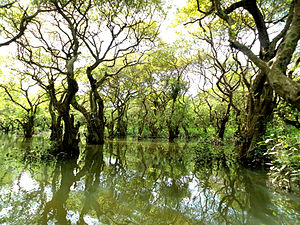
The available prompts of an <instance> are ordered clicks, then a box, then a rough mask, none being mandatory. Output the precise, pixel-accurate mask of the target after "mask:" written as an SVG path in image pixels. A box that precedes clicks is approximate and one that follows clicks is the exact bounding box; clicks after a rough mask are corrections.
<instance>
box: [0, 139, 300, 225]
mask: <svg viewBox="0 0 300 225" xmlns="http://www.w3.org/2000/svg"><path fill="white" fill-rule="evenodd" d="M0 140H1V144H0V155H1V157H0V163H1V164H0V224H297V222H298V223H299V214H300V212H299V211H300V209H299V196H293V195H286V194H283V193H281V194H280V193H276V192H274V191H272V190H271V189H270V188H268V186H267V177H266V176H265V174H264V173H263V172H261V171H250V170H245V169H242V168H239V167H238V166H236V165H234V164H226V163H224V162H222V161H216V162H214V163H211V164H209V165H201V166H199V165H196V164H195V163H194V148H195V147H194V146H193V145H191V144H184V143H183V144H168V143H159V142H127V141H114V142H107V143H106V144H105V145H104V146H95V145H87V146H84V147H82V149H81V154H80V155H79V157H78V158H74V159H68V160H57V161H51V162H49V161H48V162H47V163H43V162H33V161H32V160H31V161H30V163H28V160H25V161H24V158H25V159H28V157H27V158H26V157H24V155H28V153H32V152H38V151H37V149H39V148H41V146H45V143H44V141H45V140H43V139H39V140H26V141H22V140H19V139H18V138H16V137H14V136H12V137H8V136H0ZM24 152H25V153H26V154H24ZM30 155H32V154H30Z"/></svg>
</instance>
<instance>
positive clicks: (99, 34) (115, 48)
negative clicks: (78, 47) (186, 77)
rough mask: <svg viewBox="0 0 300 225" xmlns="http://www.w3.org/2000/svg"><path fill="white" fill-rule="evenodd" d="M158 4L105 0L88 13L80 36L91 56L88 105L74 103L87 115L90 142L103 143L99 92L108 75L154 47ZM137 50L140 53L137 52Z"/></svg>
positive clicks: (135, 60)
mask: <svg viewBox="0 0 300 225" xmlns="http://www.w3.org/2000/svg"><path fill="white" fill-rule="evenodd" d="M159 4H160V2H158V3H157V2H156V1H153V2H152V1H150V2H148V1H139V2H138V4H135V3H133V2H131V1H122V2H119V3H117V4H115V2H111V1H103V2H101V3H100V2H98V4H97V5H95V7H94V8H93V10H92V11H91V12H90V14H88V15H87V17H86V18H87V20H88V21H89V25H88V26H87V27H86V34H85V35H84V36H82V37H81V38H82V41H83V43H84V45H85V47H86V48H87V50H88V53H89V55H88V56H87V57H89V59H90V60H89V61H88V64H87V67H86V77H87V78H88V81H89V86H90V91H89V108H86V107H84V106H82V105H80V104H79V103H78V102H76V101H73V103H72V104H73V107H74V108H75V109H77V110H79V111H80V112H81V113H82V114H83V115H84V117H85V119H86V122H87V130H88V132H87V143H90V144H103V143H104V127H105V121H104V102H103V98H102V96H101V94H100V93H99V92H100V91H101V88H102V87H103V84H104V83H105V81H106V80H107V79H108V78H109V77H113V76H115V75H117V74H118V73H120V72H121V71H122V70H123V69H124V68H126V67H128V66H132V65H135V64H137V63H139V61H140V57H141V55H143V53H144V52H145V51H147V50H149V48H151V46H152V43H153V41H154V40H155V38H156V36H157V23H156V21H155V20H154V15H155V12H156V11H157V10H158V9H159ZM95 15H97V16H95ZM104 43H106V44H104ZM137 52H140V54H141V55H138V54H135V53H137ZM133 55H134V56H133ZM118 62H122V64H121V63H118Z"/></svg>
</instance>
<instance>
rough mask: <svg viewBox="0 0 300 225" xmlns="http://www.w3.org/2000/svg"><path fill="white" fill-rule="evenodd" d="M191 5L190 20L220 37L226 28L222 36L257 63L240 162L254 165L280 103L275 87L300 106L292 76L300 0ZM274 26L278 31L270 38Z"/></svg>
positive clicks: (299, 28)
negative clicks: (290, 74)
mask: <svg viewBox="0 0 300 225" xmlns="http://www.w3.org/2000/svg"><path fill="white" fill-rule="evenodd" d="M190 7H193V8H194V10H197V11H198V13H196V12H195V11H193V12H192V10H191V11H189V10H187V11H186V12H189V13H191V12H192V14H191V15H192V16H193V17H194V19H193V20H192V21H191V23H193V22H198V23H199V24H200V27H201V30H202V31H203V32H207V30H210V29H213V30H214V31H216V32H218V34H219V35H221V36H224V35H225V34H226V33H225V32H226V30H227V31H228V33H227V34H226V35H225V36H224V37H226V38H227V39H228V41H229V44H228V45H230V47H232V48H234V49H236V50H237V51H239V52H242V53H243V54H244V55H245V56H246V57H247V58H248V59H249V60H251V61H252V62H253V63H254V64H255V66H256V67H257V68H259V73H258V74H256V76H255V77H254V81H253V82H251V83H249V85H250V93H249V96H248V108H247V113H246V114H247V117H246V118H247V121H246V126H245V127H244V128H245V129H244V131H243V132H242V133H241V134H240V136H241V141H240V145H239V149H240V151H239V152H240V159H241V161H242V162H244V164H247V163H250V164H251V162H252V160H253V157H254V155H255V154H254V149H255V147H256V143H257V142H258V141H259V139H260V137H262V136H263V134H264V132H265V130H266V124H267V122H268V121H270V120H271V118H272V114H273V109H274V107H275V106H276V104H275V103H276V102H275V99H274V93H273V90H274V91H275V93H276V94H277V95H278V96H280V97H281V98H283V99H285V100H286V101H288V102H290V103H291V104H292V105H293V106H294V107H296V108H298V109H300V97H299V93H300V84H299V83H298V82H296V81H295V80H293V79H291V78H290V77H289V76H288V73H289V71H290V70H289V69H288V68H289V65H290V64H291V63H292V62H291V59H292V56H293V53H294V52H295V50H296V48H297V45H298V40H299V38H300V20H299V16H300V1H298V0H295V1H288V2H286V1H281V0H278V1H276V2H274V1H256V0H242V1H238V2H229V3H226V4H225V3H223V2H221V1H219V0H213V1H207V2H200V1H196V2H195V4H190ZM190 9H191V8H190ZM215 15H217V18H215ZM274 30H276V31H277V32H276V35H272V37H273V36H274V38H273V39H272V40H271V33H272V32H273V31H274ZM217 37H218V36H216V35H215V38H217ZM243 37H244V38H243ZM245 37H247V38H245ZM249 39H251V40H249ZM254 44H256V45H254ZM257 44H259V45H260V46H259V48H260V51H259V54H258V55H256V54H255V53H254V47H255V46H257ZM228 47H229V46H228ZM291 72H292V71H291Z"/></svg>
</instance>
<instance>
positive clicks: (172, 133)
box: [168, 124, 179, 142]
mask: <svg viewBox="0 0 300 225" xmlns="http://www.w3.org/2000/svg"><path fill="white" fill-rule="evenodd" d="M168 131H169V142H174V140H175V138H178V136H179V126H178V125H175V126H172V125H171V124H169V125H168Z"/></svg>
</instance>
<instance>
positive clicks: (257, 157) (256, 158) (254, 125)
mask: <svg viewBox="0 0 300 225" xmlns="http://www.w3.org/2000/svg"><path fill="white" fill-rule="evenodd" d="M265 79H266V76H265V75H264V74H260V75H258V77H257V78H256V80H255V83H254V84H253V89H252V91H251V93H250V95H249V99H248V111H247V113H248V115H247V118H246V123H244V124H243V125H242V126H243V127H242V128H241V129H240V133H241V137H240V140H239V143H238V150H239V151H238V152H239V160H240V161H241V163H242V164H243V165H245V166H248V165H251V166H255V163H256V162H257V163H259V162H261V161H262V157H263V153H264V151H263V149H258V146H257V143H258V142H259V141H261V139H262V137H263V135H264V134H265V132H266V127H267V123H268V122H269V121H270V120H271V119H272V115H273V109H274V107H275V101H274V98H273V89H272V88H271V87H270V86H269V85H267V84H266V83H265Z"/></svg>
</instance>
